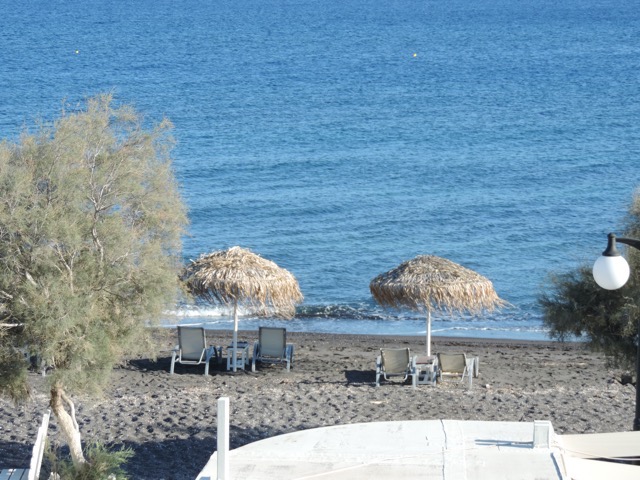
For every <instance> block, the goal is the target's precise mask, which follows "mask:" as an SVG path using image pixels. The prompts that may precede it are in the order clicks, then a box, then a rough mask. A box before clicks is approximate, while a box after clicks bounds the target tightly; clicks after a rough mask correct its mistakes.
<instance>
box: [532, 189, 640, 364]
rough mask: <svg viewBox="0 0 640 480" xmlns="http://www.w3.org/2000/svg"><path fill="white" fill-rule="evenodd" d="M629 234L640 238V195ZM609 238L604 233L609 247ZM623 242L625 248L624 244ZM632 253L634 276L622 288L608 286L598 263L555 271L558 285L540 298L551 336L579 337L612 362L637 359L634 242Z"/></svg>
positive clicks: (639, 278)
mask: <svg viewBox="0 0 640 480" xmlns="http://www.w3.org/2000/svg"><path fill="white" fill-rule="evenodd" d="M624 231H625V234H624V236H628V237H632V238H640V236H639V234H640V196H638V194H636V195H635V196H634V199H633V202H632V205H631V208H630V209H629V214H628V216H627V218H626V228H625V230H624ZM604 246H606V243H605V241H604V239H603V249H604ZM618 247H619V248H624V247H623V246H622V245H621V244H618ZM626 258H627V260H628V261H629V265H630V267H631V277H630V279H629V281H628V282H627V284H626V285H625V286H624V287H622V288H621V289H619V290H604V289H603V288H601V287H599V286H598V285H597V284H596V282H595V280H594V279H593V275H592V270H591V269H592V267H591V266H590V265H589V266H587V265H583V266H581V267H578V268H577V269H575V270H573V271H570V272H567V273H562V274H557V275H554V276H552V277H551V284H552V287H551V289H550V291H549V292H544V293H543V294H541V296H540V298H539V303H540V305H541V306H542V309H543V313H544V318H543V322H544V324H545V326H546V327H548V328H549V331H550V336H551V337H552V338H555V339H558V340H566V339H569V338H571V337H578V338H581V339H584V340H586V341H587V342H588V344H589V346H590V347H592V348H593V349H594V350H598V351H602V352H604V353H605V355H606V356H607V358H608V360H609V362H610V363H611V364H612V365H614V366H618V367H622V368H628V369H632V368H634V365H635V361H636V345H637V342H638V326H639V324H638V321H639V320H640V255H639V252H638V251H637V250H636V249H633V248H629V249H628V250H627V251H626Z"/></svg>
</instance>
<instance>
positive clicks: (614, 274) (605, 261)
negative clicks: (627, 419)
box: [593, 233, 640, 431]
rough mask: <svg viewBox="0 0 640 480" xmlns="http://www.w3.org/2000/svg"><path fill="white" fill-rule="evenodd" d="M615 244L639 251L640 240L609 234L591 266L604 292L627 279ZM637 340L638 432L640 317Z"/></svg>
mask: <svg viewBox="0 0 640 480" xmlns="http://www.w3.org/2000/svg"><path fill="white" fill-rule="evenodd" d="M616 242H618V243H624V244H625V245H629V246H631V247H633V248H636V249H638V250H640V240H636V239H633V238H616V236H615V235H614V234H613V233H610V234H609V243H608V244H607V249H606V250H605V251H604V252H602V256H601V257H599V258H598V259H597V260H596V262H595V263H594V264H593V278H594V280H595V281H596V283H597V284H598V285H600V286H601V287H602V288H604V289H606V290H617V289H618V288H621V287H622V286H623V285H624V284H625V283H627V280H628V279H629V264H628V263H627V261H626V260H625V259H624V257H623V256H622V255H620V252H619V251H618V249H617V248H616ZM637 335H638V338H637V339H636V341H637V343H638V344H637V346H636V348H637V353H636V416H635V418H634V420H633V429H634V430H635V431H638V430H640V383H639V380H640V317H639V318H638V329H637Z"/></svg>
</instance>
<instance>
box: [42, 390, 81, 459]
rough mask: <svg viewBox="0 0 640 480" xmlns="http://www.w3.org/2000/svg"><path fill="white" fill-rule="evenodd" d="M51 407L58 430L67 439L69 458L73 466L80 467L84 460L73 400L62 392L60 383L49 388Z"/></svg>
mask: <svg viewBox="0 0 640 480" xmlns="http://www.w3.org/2000/svg"><path fill="white" fill-rule="evenodd" d="M65 404H66V406H68V407H69V410H70V412H67V410H66V408H65ZM51 409H52V410H53V413H54V414H55V416H56V418H57V419H58V423H59V424H60V430H61V431H62V434H63V435H64V437H65V438H66V440H67V444H68V445H69V451H70V453H71V460H72V461H73V465H74V466H75V467H80V465H82V464H83V463H85V462H86V460H85V459H84V454H83V453H82V442H81V441H80V428H79V427H78V422H76V412H75V406H74V405H73V402H72V401H71V399H70V398H69V397H67V395H66V394H65V393H64V389H63V388H62V386H61V385H59V384H57V385H54V386H53V387H52V388H51Z"/></svg>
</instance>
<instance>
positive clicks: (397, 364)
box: [376, 348, 416, 388]
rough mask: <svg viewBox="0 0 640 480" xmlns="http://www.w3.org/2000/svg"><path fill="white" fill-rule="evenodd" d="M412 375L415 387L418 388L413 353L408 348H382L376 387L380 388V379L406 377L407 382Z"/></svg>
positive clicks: (377, 362)
mask: <svg viewBox="0 0 640 480" xmlns="http://www.w3.org/2000/svg"><path fill="white" fill-rule="evenodd" d="M409 375H412V377H413V378H412V380H413V381H412V383H413V387H414V388H415V387H416V381H415V380H416V378H415V375H416V372H415V370H414V369H413V362H412V359H411V351H410V350H409V349H408V348H381V349H380V355H379V356H378V358H377V359H376V387H379V386H380V377H381V376H382V377H383V378H384V379H385V380H389V377H392V376H398V377H404V378H403V381H405V380H406V379H407V378H408V377H409Z"/></svg>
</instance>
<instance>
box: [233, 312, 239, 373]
mask: <svg viewBox="0 0 640 480" xmlns="http://www.w3.org/2000/svg"><path fill="white" fill-rule="evenodd" d="M237 350H238V301H237V300H236V301H235V303H234V304H233V371H234V372H235V371H236V369H237V366H236V365H237V364H236V361H237V358H238V356H237V355H236V351H237Z"/></svg>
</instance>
